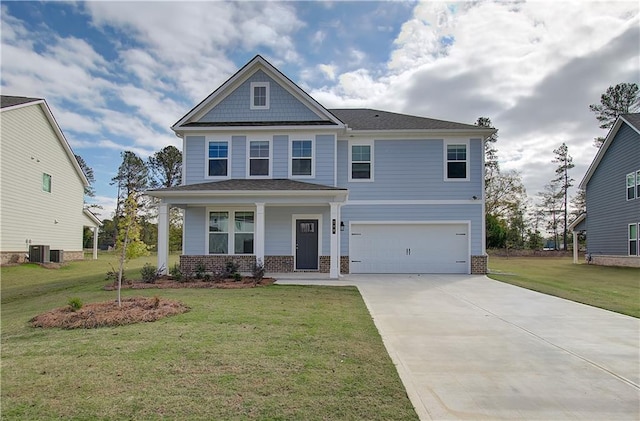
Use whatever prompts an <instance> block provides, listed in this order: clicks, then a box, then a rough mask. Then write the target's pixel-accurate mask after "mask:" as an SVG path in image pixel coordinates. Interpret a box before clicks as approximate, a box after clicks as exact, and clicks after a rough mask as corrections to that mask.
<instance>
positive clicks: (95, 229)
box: [93, 226, 98, 260]
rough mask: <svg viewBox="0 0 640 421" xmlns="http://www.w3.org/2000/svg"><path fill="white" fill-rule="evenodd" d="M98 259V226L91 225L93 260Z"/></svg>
mask: <svg viewBox="0 0 640 421" xmlns="http://www.w3.org/2000/svg"><path fill="white" fill-rule="evenodd" d="M97 259H98V227H97V226H95V227H93V260H97Z"/></svg>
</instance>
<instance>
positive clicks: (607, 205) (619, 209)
mask: <svg viewBox="0 0 640 421" xmlns="http://www.w3.org/2000/svg"><path fill="white" fill-rule="evenodd" d="M580 188H581V189H584V190H585V195H586V199H587V200H586V208H587V213H586V214H583V215H581V216H580V217H579V218H577V219H576V220H575V221H574V222H573V223H572V224H571V227H570V228H571V229H572V230H573V232H574V250H577V247H576V245H577V241H576V233H577V232H580V231H586V233H587V252H588V253H589V256H590V257H591V262H592V263H595V264H601V265H611V266H632V267H640V113H635V114H623V115H621V116H620V117H618V119H617V120H616V122H615V123H614V125H613V127H612V128H611V130H610V131H609V133H608V134H607V137H606V138H605V141H604V143H603V144H602V146H601V147H600V150H598V153H597V154H596V156H595V158H594V159H593V162H592V163H591V166H589V169H588V170H587V173H586V174H585V176H584V178H583V179H582V182H581V183H580ZM574 261H575V262H577V253H576V252H574Z"/></svg>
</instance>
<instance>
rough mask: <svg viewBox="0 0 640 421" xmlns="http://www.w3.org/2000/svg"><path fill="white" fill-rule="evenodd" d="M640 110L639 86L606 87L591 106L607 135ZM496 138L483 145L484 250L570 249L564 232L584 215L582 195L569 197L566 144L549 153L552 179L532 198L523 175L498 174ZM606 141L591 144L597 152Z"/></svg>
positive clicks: (487, 123) (485, 121)
mask: <svg viewBox="0 0 640 421" xmlns="http://www.w3.org/2000/svg"><path fill="white" fill-rule="evenodd" d="M639 108H640V97H639V96H638V85H637V84H636V83H619V84H617V85H615V86H610V87H609V88H608V89H607V90H606V92H604V93H603V94H602V95H601V97H600V103H598V104H591V105H589V109H590V110H591V111H592V112H593V113H595V117H596V119H597V121H598V122H599V123H600V124H599V127H600V128H601V129H606V130H609V129H610V128H611V127H612V126H613V124H614V123H615V121H616V119H617V118H618V117H619V116H620V115H622V114H627V113H631V112H636V111H637V110H638V109H639ZM476 125H478V126H481V127H492V124H491V119H489V118H487V117H480V118H478V121H477V122H476ZM497 140H498V134H497V132H496V134H494V135H493V136H492V137H490V138H488V139H487V140H486V141H485V150H484V152H485V217H486V246H487V248H513V249H542V248H552V249H555V250H559V249H562V250H567V249H568V227H569V224H570V222H571V221H572V220H574V219H575V218H577V217H578V216H580V215H581V214H582V213H585V212H586V196H585V192H584V190H582V189H578V190H577V192H576V194H575V195H574V196H572V197H569V190H570V188H571V187H572V186H573V185H574V181H575V180H574V178H572V177H571V170H572V169H573V168H574V167H575V165H574V164H573V157H572V156H571V155H570V154H569V148H568V146H567V145H566V143H564V142H563V143H562V144H561V145H559V146H558V147H557V148H555V149H554V150H553V153H554V157H553V159H552V161H551V162H552V163H554V164H556V167H555V175H554V176H553V177H552V178H551V180H550V181H549V183H547V184H546V185H545V186H544V189H543V190H542V191H540V192H538V193H537V194H536V196H535V199H531V198H529V197H528V196H527V192H526V190H525V188H524V185H523V183H522V177H521V174H520V173H519V172H517V171H513V170H511V171H502V170H501V169H500V165H499V162H498V151H497V148H496V142H497ZM604 140H605V138H604V137H597V138H595V139H594V146H596V147H598V148H599V147H601V146H602V144H603V142H604Z"/></svg>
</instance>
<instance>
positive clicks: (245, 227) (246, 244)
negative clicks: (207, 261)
mask: <svg viewBox="0 0 640 421" xmlns="http://www.w3.org/2000/svg"><path fill="white" fill-rule="evenodd" d="M230 219H231V220H232V221H233V223H232V224H229V220H230ZM253 236H254V212H252V211H211V212H209V254H253ZM229 250H233V253H230V252H229Z"/></svg>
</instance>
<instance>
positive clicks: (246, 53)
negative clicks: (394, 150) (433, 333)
mask: <svg viewBox="0 0 640 421" xmlns="http://www.w3.org/2000/svg"><path fill="white" fill-rule="evenodd" d="M0 8H1V50H0V60H1V61H0V81H1V92H2V94H3V95H15V96H29V97H37V98H44V99H46V101H47V103H48V104H49V106H50V107H51V109H52V111H53V114H54V116H55V117H56V119H57V121H58V124H59V125H60V127H61V128H62V131H63V132H64V134H65V137H66V138H67V140H68V141H69V143H70V145H71V147H72V149H73V150H74V152H75V153H76V154H78V155H80V156H82V157H83V158H84V160H85V161H86V162H87V164H88V165H89V166H90V167H92V168H93V170H94V173H95V178H96V182H95V184H94V187H95V190H96V197H95V198H93V199H89V202H93V203H98V204H100V205H102V206H103V208H104V209H103V211H102V212H101V214H100V217H101V218H111V213H112V211H113V209H114V208H115V197H116V188H115V187H114V186H112V185H111V184H110V182H111V179H112V177H113V176H114V175H115V174H116V172H117V170H118V166H119V165H120V163H121V161H122V159H121V156H120V154H121V152H122V151H125V150H130V151H133V152H135V153H136V154H138V155H139V156H141V157H142V158H145V159H146V158H147V157H149V156H150V155H152V154H153V153H155V152H157V151H159V150H161V149H162V148H163V147H165V146H168V145H174V146H176V147H178V148H180V147H181V142H180V139H179V138H177V137H176V136H175V134H174V133H173V132H172V131H171V129H170V126H171V125H173V124H174V123H175V122H176V121H177V120H178V119H180V118H181V117H182V116H183V115H185V114H186V113H187V112H188V111H189V110H190V109H191V108H192V107H193V106H195V105H196V104H197V103H199V102H200V101H201V100H202V99H204V98H205V97H206V96H207V95H209V94H210V93H211V92H212V91H214V90H215V89H216V88H217V87H218V86H220V85H221V84H222V83H223V82H224V81H226V80H227V79H228V78H229V77H230V76H232V75H233V74H234V73H235V72H236V71H237V70H238V69H239V68H240V67H242V66H243V65H244V64H246V63H247V62H248V61H249V60H250V59H251V58H253V57H254V56H255V55H256V54H261V55H262V56H263V57H265V58H266V59H267V60H268V61H269V62H271V63H272V64H273V65H274V66H276V67H277V68H278V69H279V70H280V71H282V72H283V73H284V74H285V75H287V76H288V77H289V78H290V79H291V80H293V81H294V82H296V83H297V84H298V85H299V86H300V87H301V88H302V89H304V90H305V91H306V92H307V93H309V94H310V95H311V96H312V97H314V98H315V99H316V100H317V101H319V102H320V103H321V104H322V105H324V106H325V107H326V108H346V107H360V108H363V107H366V108H375V109H380V110H386V111H392V112H399V113H406V114H411V115H418V116H423V117H430V118H437V119H443V120H450V121H457V122H462V123H469V124H473V123H475V122H476V121H477V119H478V117H481V116H483V117H489V118H490V119H491V121H492V122H493V125H494V127H496V128H497V129H498V135H499V138H498V142H497V144H496V147H497V149H498V157H499V161H500V167H501V169H502V170H517V171H519V172H520V173H521V176H522V179H523V182H524V185H525V187H526V189H527V193H528V194H529V196H531V197H533V198H535V196H536V193H537V192H539V191H542V190H543V187H544V185H545V184H547V183H548V182H549V181H550V180H551V179H553V178H554V177H555V172H554V170H555V167H556V166H557V164H554V163H552V160H553V157H554V154H553V150H554V149H556V148H557V147H559V146H560V145H561V144H562V143H563V142H564V143H566V144H567V146H568V148H569V154H570V155H571V156H572V157H573V162H574V164H575V168H574V169H573V170H571V173H570V176H571V177H572V178H574V179H575V184H576V185H577V184H578V183H579V182H580V180H581V179H582V177H583V176H584V174H585V172H586V170H587V168H588V166H589V164H590V163H591V161H592V159H593V157H594V155H595V153H596V152H597V149H596V148H595V147H593V146H592V145H593V139H594V138H595V137H597V136H605V135H606V133H607V132H606V130H603V129H600V128H599V127H598V126H599V123H598V121H597V120H596V119H595V115H594V114H593V113H592V112H591V111H590V110H589V104H593V103H599V100H600V95H601V94H602V93H603V92H605V91H606V89H607V88H608V87H609V86H612V85H616V84H618V83H621V82H635V83H639V82H640V13H639V9H640V5H639V3H638V2H637V1H606V2H593V1H576V2H570V1H562V0H561V1H474V2H431V1H429V2H403V1H395V2H364V1H357V2H356V1H353V2H344V1H322V2H311V1H303V2H294V1H286V2H262V1H256V2H246V1H242V2H217V1H216V2H213V1H201V2H171V1H163V2H149V1H139V2H127V1H100V2H97V1H95V2H93V1H92V2H82V3H72V2H57V1H56V2H31V1H21V2H13V1H3V2H2V3H1V5H0Z"/></svg>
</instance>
